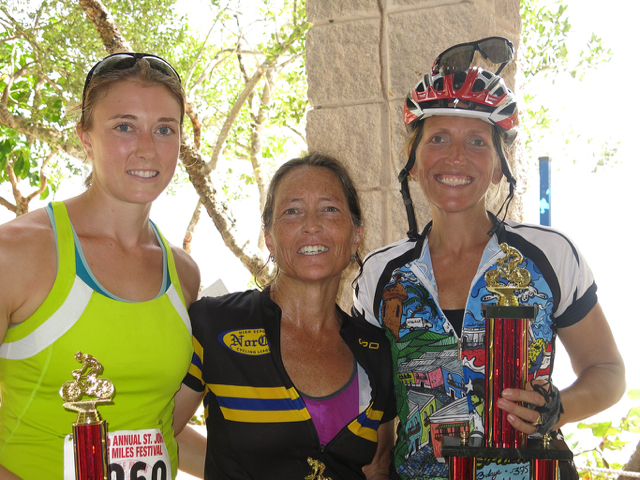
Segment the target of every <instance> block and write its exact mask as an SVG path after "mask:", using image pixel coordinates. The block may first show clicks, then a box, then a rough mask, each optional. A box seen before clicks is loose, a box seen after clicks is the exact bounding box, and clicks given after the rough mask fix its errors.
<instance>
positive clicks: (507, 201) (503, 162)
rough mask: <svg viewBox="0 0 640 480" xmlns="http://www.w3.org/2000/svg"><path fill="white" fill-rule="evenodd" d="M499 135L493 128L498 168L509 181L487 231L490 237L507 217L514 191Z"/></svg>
mask: <svg viewBox="0 0 640 480" xmlns="http://www.w3.org/2000/svg"><path fill="white" fill-rule="evenodd" d="M500 135H501V134H500V132H499V131H498V129H497V128H494V129H493V144H494V145H495V148H496V150H497V151H498V156H499V157H500V169H501V170H502V174H503V175H504V176H505V178H506V179H507V182H508V183H509V194H508V195H507V198H505V200H504V202H502V205H501V206H500V210H498V213H497V214H496V219H498V221H497V222H496V223H495V225H494V226H493V227H491V230H489V231H488V232H487V235H489V236H490V237H492V236H493V235H494V234H495V233H496V231H497V230H498V227H499V226H500V224H501V223H502V222H504V220H505V218H507V212H508V211H509V205H511V200H513V196H514V194H515V191H516V179H515V178H514V177H513V175H512V174H511V170H510V169H509V162H508V160H507V157H506V156H505V154H504V149H503V148H502V140H501V138H500ZM503 209H504V214H503V216H502V219H500V214H501V213H502V210H503Z"/></svg>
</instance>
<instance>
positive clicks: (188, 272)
mask: <svg viewBox="0 0 640 480" xmlns="http://www.w3.org/2000/svg"><path fill="white" fill-rule="evenodd" d="M171 251H172V253H173V258H174V261H175V264H176V271H177V272H178V278H180V285H181V286H182V293H183V295H184V300H185V303H186V304H187V308H189V306H190V305H191V304H192V303H193V302H195V301H196V300H197V299H198V292H199V291H200V269H199V268H198V265H197V264H196V262H195V261H194V260H193V258H191V255H189V254H188V253H187V252H185V251H184V250H183V249H181V248H178V247H175V246H173V245H172V246H171Z"/></svg>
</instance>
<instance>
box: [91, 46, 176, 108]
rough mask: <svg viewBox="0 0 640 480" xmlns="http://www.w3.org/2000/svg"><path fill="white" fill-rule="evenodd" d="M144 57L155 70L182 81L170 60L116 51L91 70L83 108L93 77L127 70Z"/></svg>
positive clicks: (144, 54)
mask: <svg viewBox="0 0 640 480" xmlns="http://www.w3.org/2000/svg"><path fill="white" fill-rule="evenodd" d="M142 58H144V59H145V60H146V61H147V62H149V65H150V66H151V68H153V69H154V70H157V71H159V72H160V73H164V74H165V75H167V76H169V77H173V78H175V79H176V80H178V82H180V83H182V82H181V80H180V75H178V72H176V70H175V68H173V67H172V66H171V65H170V64H169V62H167V61H166V60H163V59H162V58H160V57H157V56H155V55H149V54H147V53H114V54H113V55H109V56H108V57H105V58H103V59H102V60H100V61H99V62H98V63H96V64H95V65H94V66H93V68H92V69H91V70H89V73H88V74H87V79H86V80H85V81H84V89H83V90H82V107H83V109H84V100H85V97H86V95H87V88H89V84H90V83H91V79H92V78H93V77H99V76H100V75H104V74H106V73H109V72H112V71H114V70H126V69H127V68H131V67H133V66H134V65H135V64H136V62H137V61H138V60H140V59H142Z"/></svg>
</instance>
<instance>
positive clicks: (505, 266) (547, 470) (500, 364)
mask: <svg viewBox="0 0 640 480" xmlns="http://www.w3.org/2000/svg"><path fill="white" fill-rule="evenodd" d="M500 248H501V249H502V251H503V252H504V253H505V254H506V255H505V257H503V258H501V259H500V260H498V262H497V268H496V269H495V270H489V271H488V272H487V273H486V274H485V280H486V282H487V290H489V291H490V292H492V293H495V294H497V295H498V302H497V303H496V304H493V305H482V316H483V317H484V319H485V325H486V327H485V348H484V352H485V359H486V364H485V383H484V392H485V394H484V411H483V416H482V417H483V420H484V430H485V434H484V441H483V445H480V446H472V445H470V444H469V438H468V437H469V435H468V432H467V431H466V430H464V431H463V432H462V434H461V436H460V438H459V439H455V438H453V437H445V439H444V441H443V446H442V454H443V455H445V456H447V457H449V478H450V479H455V480H475V479H476V473H477V471H476V465H477V460H479V459H496V460H497V461H505V460H506V461H519V462H523V463H524V464H527V463H528V469H529V473H530V476H529V477H528V478H530V479H531V480H557V478H558V460H570V459H571V458H573V454H572V453H571V450H569V449H568V448H567V446H566V444H565V443H564V442H563V441H560V440H551V439H550V438H549V436H548V435H545V437H544V438H543V439H542V440H534V439H529V438H528V437H527V436H526V435H525V434H524V433H522V432H520V431H518V430H516V429H515V428H514V427H513V426H512V425H511V424H510V423H509V421H508V420H507V413H506V412H504V411H502V410H500V409H499V408H498V407H497V406H496V405H495V404H496V402H497V401H498V399H499V398H500V396H501V394H502V391H503V390H504V389H505V388H517V389H524V388H525V384H526V382H527V370H528V353H529V338H528V337H529V335H528V331H529V328H528V327H529V321H531V320H534V319H535V318H536V315H537V307H536V306H529V305H519V303H518V298H517V297H516V295H515V292H517V291H520V290H526V289H527V287H528V286H529V283H530V282H531V274H530V273H529V272H528V271H527V270H526V269H524V268H520V267H519V265H521V264H522V263H523V261H524V258H523V256H522V254H521V253H520V252H519V251H518V250H517V249H515V248H513V247H511V246H509V245H507V244H506V243H502V244H501V245H500ZM501 277H502V278H503V279H504V280H506V282H505V283H502V282H501V281H500V278H501Z"/></svg>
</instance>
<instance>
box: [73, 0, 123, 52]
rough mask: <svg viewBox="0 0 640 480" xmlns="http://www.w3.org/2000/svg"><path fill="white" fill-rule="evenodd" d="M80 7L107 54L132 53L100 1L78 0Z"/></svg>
mask: <svg viewBox="0 0 640 480" xmlns="http://www.w3.org/2000/svg"><path fill="white" fill-rule="evenodd" d="M80 5H81V6H82V9H83V10H84V11H85V13H86V14H87V17H89V20H90V21H91V23H92V24H93V26H94V27H96V30H97V31H98V35H100V39H101V40H102V43H103V44H104V46H105V48H106V49H107V52H109V54H112V53H119V52H132V51H133V49H132V48H131V45H129V43H128V42H127V41H126V40H125V39H124V37H123V36H122V34H121V33H120V29H119V28H118V26H117V25H116V22H115V20H114V19H113V17H112V16H111V14H110V13H109V12H108V11H107V9H106V8H105V6H104V5H103V4H102V2H101V1H100V0H80Z"/></svg>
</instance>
